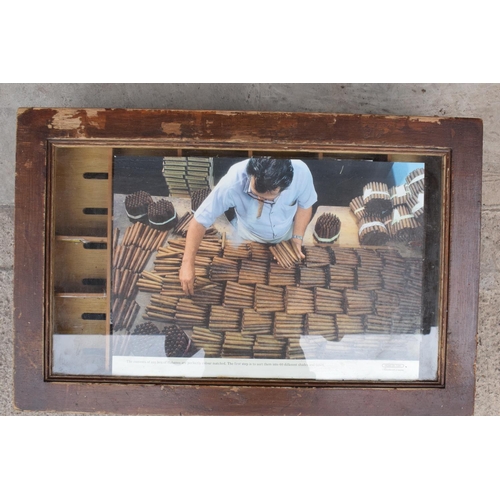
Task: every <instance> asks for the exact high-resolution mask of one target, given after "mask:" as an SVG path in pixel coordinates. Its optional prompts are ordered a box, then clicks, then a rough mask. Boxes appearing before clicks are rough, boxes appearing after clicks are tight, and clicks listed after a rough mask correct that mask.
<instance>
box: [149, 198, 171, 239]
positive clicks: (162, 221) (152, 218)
mask: <svg viewBox="0 0 500 500" xmlns="http://www.w3.org/2000/svg"><path fill="white" fill-rule="evenodd" d="M148 220H149V223H150V224H151V226H152V227H154V228H156V229H160V230H162V231H166V230H168V229H170V228H172V227H174V226H175V224H176V223H177V215H176V212H175V208H174V206H173V205H172V203H171V202H170V201H168V200H165V199H160V200H158V201H156V202H152V203H150V204H149V205H148Z"/></svg>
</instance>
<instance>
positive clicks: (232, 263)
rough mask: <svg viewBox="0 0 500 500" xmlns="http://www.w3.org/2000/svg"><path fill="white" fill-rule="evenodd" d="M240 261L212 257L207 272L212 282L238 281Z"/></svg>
mask: <svg viewBox="0 0 500 500" xmlns="http://www.w3.org/2000/svg"><path fill="white" fill-rule="evenodd" d="M239 267H240V261H239V260H233V259H227V258H224V257H214V258H213V259H212V264H211V266H210V270H209V277H210V279H211V280H212V281H238V277H239Z"/></svg>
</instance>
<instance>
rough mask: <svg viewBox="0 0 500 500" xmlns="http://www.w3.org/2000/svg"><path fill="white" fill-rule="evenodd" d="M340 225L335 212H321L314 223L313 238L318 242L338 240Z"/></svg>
mask: <svg viewBox="0 0 500 500" xmlns="http://www.w3.org/2000/svg"><path fill="white" fill-rule="evenodd" d="M340 226H341V224H340V219H339V218H338V217H337V216H336V215H335V214H332V213H325V214H322V215H320V216H319V217H318V219H317V220H316V224H315V225H314V232H313V235H314V238H315V239H316V241H318V242H319V243H333V242H334V241H337V240H338V237H339V235H340Z"/></svg>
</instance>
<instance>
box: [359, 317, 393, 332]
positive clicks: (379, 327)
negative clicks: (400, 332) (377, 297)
mask: <svg viewBox="0 0 500 500" xmlns="http://www.w3.org/2000/svg"><path fill="white" fill-rule="evenodd" d="M365 330H366V333H387V332H390V331H391V330H392V318H390V317H387V316H377V315H375V314H367V315H366V316H365Z"/></svg>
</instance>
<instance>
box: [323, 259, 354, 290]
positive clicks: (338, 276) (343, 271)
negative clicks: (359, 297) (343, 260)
mask: <svg viewBox="0 0 500 500" xmlns="http://www.w3.org/2000/svg"><path fill="white" fill-rule="evenodd" d="M329 269H330V288H331V289H332V290H342V289H343V288H356V286H357V272H356V268H355V267H350V266H344V265H338V264H335V265H334V266H330V268H329Z"/></svg>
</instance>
